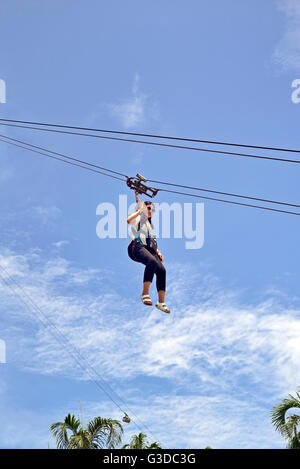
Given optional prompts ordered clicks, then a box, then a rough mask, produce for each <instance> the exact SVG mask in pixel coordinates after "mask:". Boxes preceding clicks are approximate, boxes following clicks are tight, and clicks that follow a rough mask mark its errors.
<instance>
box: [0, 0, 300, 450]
mask: <svg viewBox="0 0 300 469" xmlns="http://www.w3.org/2000/svg"><path fill="white" fill-rule="evenodd" d="M0 52H1V53H0V57H1V60H0V79H2V80H4V81H5V83H6V103H0V114H1V116H2V117H4V118H8V119H20V120H32V121H41V122H56V123H62V124H69V125H79V126H89V127H98V128H112V129H120V130H128V131H138V132H146V133H160V134H167V135H177V136H190V137H196V138H202V139H207V140H220V141H229V142H240V143H249V144H256V145H267V146H268V145H271V146H280V147H291V148H299V141H298V134H299V130H298V127H299V125H298V123H299V112H300V104H298V105H297V104H295V103H293V102H292V100H291V94H292V87H291V84H292V82H293V80H294V79H297V78H299V75H300V8H299V5H298V3H297V2H296V0H281V1H272V0H269V1H265V2H261V1H258V0H252V1H251V2H250V1H246V2H237V1H231V0H226V1H221V0H218V1H217V0H213V1H209V2H208V1H203V2H197V1H194V0H191V1H190V2H188V4H184V5H183V3H182V2H179V1H177V0H176V1H174V0H173V1H169V0H166V1H164V2H158V1H156V0H155V1H153V2H151V4H149V2H141V1H139V2H138V1H130V2H121V1H120V0H119V1H113V2H109V3H108V2H97V1H89V2H83V1H73V2H71V1H65V2H59V1H56V0H54V1H51V2H49V1H44V2H38V1H30V0H26V1H24V2H21V3H20V2H18V1H15V0H10V1H8V0H5V1H2V2H1V5H0ZM0 130H1V131H0V133H2V134H5V135H8V136H10V137H13V138H19V139H21V140H25V141H27V142H29V143H32V144H34V145H40V146H45V147H47V148H49V149H52V150H54V151H58V152H62V153H66V154H69V155H74V156H75V157H77V158H81V159H85V160H87V161H90V162H92V163H96V164H99V165H103V166H106V167H109V168H111V169H114V170H116V171H120V172H123V173H125V174H129V175H132V176H134V175H135V174H136V173H137V172H140V173H142V174H145V175H146V176H147V177H148V178H149V179H159V180H165V181H171V182H174V183H179V184H187V185H191V186H201V187H206V188H208V189H214V190H219V191H225V192H226V191H227V192H235V193H240V194H245V195H251V196H256V197H262V198H269V199H275V200H281V201H286V202H291V203H299V184H298V174H297V167H296V166H297V165H291V164H290V165H289V164H284V163H279V162H270V161H266V160H256V159H255V160H254V159H251V158H249V159H246V158H239V157H224V156H222V155H217V154H208V153H207V154H206V153H204V152H203V153H202V152H193V151H185V150H175V149H166V148H159V147H151V146H146V145H137V144H136V145H135V144H133V143H124V142H113V141H105V140H103V141H102V140H101V139H90V138H85V137H75V136H67V135H59V134H53V133H47V132H36V133H34V132H33V131H28V130H23V129H13V128H8V127H4V126H1V129H0ZM0 144H1V145H0V169H1V172H0V188H1V193H2V197H1V200H0V207H1V210H0V219H1V245H0V246H1V249H0V258H1V265H2V266H4V267H5V269H6V270H7V271H8V272H9V273H10V276H11V277H12V278H13V279H15V280H16V281H17V282H18V284H19V285H21V287H22V289H23V291H24V292H26V293H27V294H28V295H29V296H30V298H31V299H32V300H33V301H34V303H35V304H36V305H38V306H39V307H40V308H41V310H42V311H43V312H44V314H46V315H47V317H48V318H49V320H50V319H51V321H53V323H54V324H55V325H56V327H57V328H58V330H59V331H61V332H62V333H63V334H64V335H65V336H66V337H68V339H69V341H70V342H71V343H72V344H73V345H74V346H75V347H76V350H79V351H80V353H82V355H83V356H84V357H86V360H87V362H88V363H89V364H91V365H92V366H93V367H94V368H95V369H96V370H97V372H98V374H99V375H101V377H103V378H104V379H105V385H104V386H107V388H106V389H110V388H109V386H110V387H111V388H112V389H114V390H115V391H116V392H117V394H118V396H119V397H120V398H121V399H122V400H123V402H125V403H126V405H127V407H126V406H125V405H123V404H121V407H122V409H123V408H124V410H126V409H127V408H129V409H130V410H131V411H132V413H133V414H134V416H132V415H131V416H132V417H133V420H134V422H135V423H136V424H137V425H138V426H135V423H132V424H131V425H130V426H127V427H126V433H125V436H124V442H125V441H127V440H128V439H129V438H130V436H131V435H132V434H133V433H137V432H138V431H141V430H143V431H144V432H145V433H147V434H149V438H150V439H152V440H153V439H156V440H159V441H161V442H162V443H163V444H164V446H165V447H169V448H203V447H205V446H207V445H209V446H212V447H213V448H284V447H285V441H284V440H282V438H281V437H280V436H279V435H278V434H276V433H275V431H274V429H273V427H272V425H271V421H270V411H271V408H272V406H273V405H274V404H276V403H277V402H278V400H279V399H281V398H282V397H285V396H286V394H287V393H289V392H290V393H293V392H294V391H295V390H296V388H297V387H298V386H299V366H298V364H299V358H300V348H299V333H300V296H299V292H298V285H299V273H300V272H299V271H300V269H299V250H298V239H299V219H298V217H297V216H291V215H285V214H276V213H272V212H267V211H261V210H257V209H252V208H246V207H244V208H243V207H237V206H230V205H227V204H221V203H218V202H208V201H205V202H204V220H205V222H204V237H205V241H204V245H203V247H202V248H201V249H198V250H187V249H185V240H184V239H172V238H171V239H163V238H162V239H159V248H160V250H161V251H162V253H163V254H164V257H165V266H166V269H167V293H166V302H167V304H168V306H169V307H170V309H171V311H172V313H171V315H170V316H167V315H164V314H163V313H160V312H159V311H157V310H155V309H150V308H149V309H147V308H146V307H145V306H143V305H142V304H141V302H140V300H139V296H140V293H141V286H142V272H143V269H142V267H141V266H140V265H138V264H135V263H133V262H132V261H131V260H130V259H129V258H128V256H127V244H128V240H127V239H124V238H122V239H119V238H116V239H99V237H98V236H97V235H96V225H97V222H98V221H99V217H98V216H97V215H96V209H97V206H98V205H99V204H101V203H103V202H109V203H112V204H114V205H115V206H116V207H118V200H119V196H120V195H127V196H128V204H130V203H132V202H133V201H134V194H133V193H131V192H129V190H128V189H127V187H126V185H125V184H123V185H122V183H121V182H120V181H116V180H113V179H110V178H106V177H104V176H103V177H102V176H101V175H96V174H92V173H89V172H87V171H84V170H80V169H78V168H73V167H70V166H68V165H63V164H62V163H59V162H54V161H51V160H49V159H47V158H43V157H42V156H38V155H34V154H32V153H30V152H26V151H25V150H21V149H17V148H14V147H9V146H7V145H6V144H4V143H2V142H0ZM260 154H269V153H268V152H266V151H265V152H264V151H263V150H260ZM192 200H193V199H191V198H190V197H184V196H179V195H175V194H167V193H161V194H159V195H158V196H157V198H156V200H155V201H157V202H168V203H169V204H172V203H173V202H179V203H180V204H183V203H188V202H189V203H191V202H192ZM200 201H201V200H200V199H195V200H194V203H196V202H200ZM0 289H1V307H0V311H1V329H0V330H1V334H0V339H2V340H4V341H5V343H6V363H5V364H0V371H1V382H0V409H1V416H2V421H3V422H5V425H4V426H2V430H0V447H2V448H38V447H41V448H46V447H48V446H49V447H52V448H54V447H55V442H54V440H53V439H52V437H51V435H50V433H49V430H48V428H49V426H50V425H51V424H52V423H53V422H55V421H57V420H61V419H63V417H64V416H65V415H66V414H67V413H68V412H72V413H75V414H76V415H79V414H80V404H79V402H81V403H82V407H83V413H84V420H85V421H87V420H88V419H90V418H93V417H94V416H96V415H101V416H104V417H113V418H118V419H120V418H121V417H122V414H121V412H120V410H119V408H118V407H117V406H116V405H115V404H114V403H113V402H112V401H111V400H110V399H109V398H107V395H106V394H105V393H103V392H101V391H100V390H99V388H98V387H97V386H96V385H95V383H94V382H93V381H92V380H91V379H89V376H88V375H87V374H86V373H83V372H82V370H81V369H80V368H78V367H77V366H76V363H75V362H74V359H73V358H72V356H71V355H70V354H68V353H66V352H65V351H64V350H63V348H62V346H61V345H60V344H59V343H58V342H57V341H56V340H55V338H54V337H53V334H52V331H51V330H50V329H49V328H48V329H47V328H45V327H43V325H42V324H41V322H40V321H39V320H38V317H37V315H36V313H35V312H34V311H33V310H32V309H31V310H30V309H29V310H27V309H26V308H25V305H24V303H22V302H21V303H20V301H19V300H18V298H17V297H16V296H15V295H13V294H12V292H11V290H9V289H8V288H7V287H6V286H5V285H3V284H1V286H0ZM151 294H152V298H153V300H156V297H155V288H154V285H153V286H152V290H151ZM4 428H5V430H4ZM150 431H151V436H150Z"/></svg>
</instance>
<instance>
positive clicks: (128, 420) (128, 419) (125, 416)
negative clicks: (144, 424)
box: [122, 412, 130, 423]
mask: <svg viewBox="0 0 300 469" xmlns="http://www.w3.org/2000/svg"><path fill="white" fill-rule="evenodd" d="M122 420H123V422H126V423H130V417H128V415H127V414H126V412H124V417H123V418H122Z"/></svg>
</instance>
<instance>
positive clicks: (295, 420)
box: [271, 389, 300, 449]
mask: <svg viewBox="0 0 300 469" xmlns="http://www.w3.org/2000/svg"><path fill="white" fill-rule="evenodd" d="M291 409H300V389H299V390H298V391H297V392H296V396H295V397H294V396H292V395H291V394H288V398H285V399H282V400H281V401H280V402H279V403H278V404H277V405H275V406H274V407H273V409H272V412H271V419H272V423H273V425H274V426H275V430H276V431H278V432H279V433H280V434H281V435H282V436H283V437H284V438H285V439H287V440H288V448H289V449H300V432H299V431H298V425H299V423H300V415H297V414H292V415H290V416H288V417H287V412H288V411H290V410H291Z"/></svg>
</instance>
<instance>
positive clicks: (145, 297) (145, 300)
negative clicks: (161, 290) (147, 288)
mask: <svg viewBox="0 0 300 469" xmlns="http://www.w3.org/2000/svg"><path fill="white" fill-rule="evenodd" d="M141 300H142V302H143V303H144V305H147V306H152V301H151V298H150V296H149V295H142V296H141Z"/></svg>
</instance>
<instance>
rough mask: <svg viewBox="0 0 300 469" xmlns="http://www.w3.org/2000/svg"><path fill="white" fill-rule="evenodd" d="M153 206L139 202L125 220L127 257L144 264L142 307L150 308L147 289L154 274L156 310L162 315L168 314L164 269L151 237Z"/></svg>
mask: <svg viewBox="0 0 300 469" xmlns="http://www.w3.org/2000/svg"><path fill="white" fill-rule="evenodd" d="M154 210H155V208H154V205H153V204H152V202H151V201H145V202H142V201H139V202H138V204H137V206H136V211H135V213H133V214H132V215H130V216H129V217H128V218H127V223H129V224H130V225H131V230H130V239H131V242H130V244H129V246H128V255H129V257H130V258H131V259H132V260H133V261H135V262H140V263H142V264H144V265H145V266H146V267H145V271H144V284H143V292H142V295H141V300H142V302H143V303H144V305H147V306H152V301H151V298H150V296H149V288H150V285H151V282H152V280H153V276H154V274H156V289H157V292H158V303H156V305H155V306H156V308H158V309H160V310H161V311H163V312H164V313H170V310H169V308H168V307H167V305H166V303H165V302H164V301H165V292H166V269H165V267H164V265H163V255H162V254H161V252H160V251H159V250H158V249H157V244H156V239H155V238H154V237H153V236H152V234H151V233H152V228H153V224H152V221H151V217H152V214H153V213H154Z"/></svg>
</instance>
